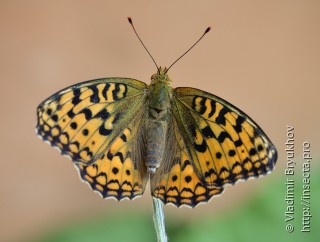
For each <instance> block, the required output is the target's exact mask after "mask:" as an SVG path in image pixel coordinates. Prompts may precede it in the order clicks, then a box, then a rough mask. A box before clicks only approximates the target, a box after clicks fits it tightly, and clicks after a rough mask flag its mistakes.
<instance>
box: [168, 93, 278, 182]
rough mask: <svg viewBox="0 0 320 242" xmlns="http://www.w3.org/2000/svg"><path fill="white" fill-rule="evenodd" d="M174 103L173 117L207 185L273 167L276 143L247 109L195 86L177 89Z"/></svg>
mask: <svg viewBox="0 0 320 242" xmlns="http://www.w3.org/2000/svg"><path fill="white" fill-rule="evenodd" d="M173 102H174V104H173V113H174V117H175V118H176V120H177V124H178V126H179V130H181V135H182V137H183V140H184V141H185V142H186V143H187V144H188V145H187V147H188V151H189V154H190V156H191V157H192V161H193V166H194V168H195V170H196V173H197V174H198V176H199V177H200V180H201V181H202V182H203V184H204V185H205V186H207V187H222V186H224V185H226V184H234V183H235V182H237V181H238V180H246V179H248V178H251V177H258V176H260V175H264V174H266V173H268V172H270V171H271V170H272V169H273V167H274V165H275V163H276V159H277V151H276V149H275V147H274V145H273V144H272V143H271V141H270V140H269V138H268V137H267V136H266V135H265V133H264V132H263V131H262V129H261V128H260V127H259V126H258V125H257V124H256V123H255V122H254V121H253V120H252V119H251V118H250V117H249V116H248V115H246V114H245V113H244V112H242V111H241V110H239V109H237V108H236V107H234V106H233V105H231V104H230V103H228V102H227V101H225V100H223V99H221V98H219V97H217V96H214V95H212V94H210V93H207V92H204V91H201V90H198V89H195V88H176V89H175V91H174V98H173Z"/></svg>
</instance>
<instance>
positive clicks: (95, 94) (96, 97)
mask: <svg viewBox="0 0 320 242" xmlns="http://www.w3.org/2000/svg"><path fill="white" fill-rule="evenodd" d="M89 88H90V89H91V90H92V92H93V94H92V95H91V96H90V102H92V103H99V102H100V98H99V90H98V88H97V86H96V85H92V86H90V87H89Z"/></svg>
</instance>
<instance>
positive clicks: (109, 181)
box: [37, 78, 147, 200]
mask: <svg viewBox="0 0 320 242" xmlns="http://www.w3.org/2000/svg"><path fill="white" fill-rule="evenodd" d="M146 89H147V85H146V84H145V83H143V82H140V81H137V80H133V79H126V78H107V79H97V80H92V81H88V82H84V83H80V84H77V85H75V86H71V87H69V88H66V89H64V90H62V91H60V92H58V93H56V94H54V95H52V96H51V97H49V98H48V99H47V100H45V101H44V102H43V103H41V104H40V105H39V107H38V110H37V112H38V124H37V133H38V135H39V136H40V137H41V138H42V139H43V140H45V141H48V142H49V143H50V144H51V145H52V146H54V147H57V148H58V149H59V150H60V151H61V153H62V154H65V155H67V156H68V157H70V158H71V159H72V160H73V161H74V162H75V164H76V167H77V168H78V169H79V171H80V175H81V178H82V179H83V180H85V181H87V182H88V183H89V184H90V185H91V187H92V188H93V189H95V190H97V191H99V192H100V193H101V195H102V196H103V197H115V198H117V199H118V200H120V199H122V198H124V197H128V198H133V197H135V196H137V195H140V194H142V193H143V191H144V189H145V185H146V182H147V173H146V170H145V167H144V162H143V156H142V152H139V151H140V150H142V149H141V148H139V147H140V145H141V144H140V143H141V141H140V139H139V133H140V132H141V127H142V125H143V121H144V120H145V118H144V115H145V114H146V109H145V108H144V107H145V102H146ZM136 147H138V148H139V149H134V148H136ZM142 147H143V146H142ZM133 149H134V150H137V151H133Z"/></svg>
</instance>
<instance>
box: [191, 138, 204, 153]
mask: <svg viewBox="0 0 320 242" xmlns="http://www.w3.org/2000/svg"><path fill="white" fill-rule="evenodd" d="M193 145H194V148H195V149H196V150H197V151H198V152H201V153H204V152H205V151H206V150H207V143H206V141H205V140H203V141H202V143H201V144H200V145H199V144H197V143H194V144H193Z"/></svg>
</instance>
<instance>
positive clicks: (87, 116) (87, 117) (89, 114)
mask: <svg viewBox="0 0 320 242" xmlns="http://www.w3.org/2000/svg"><path fill="white" fill-rule="evenodd" d="M81 113H84V115H85V117H86V120H90V119H91V118H92V112H91V110H90V109H89V108H85V109H83V110H82V111H81Z"/></svg>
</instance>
